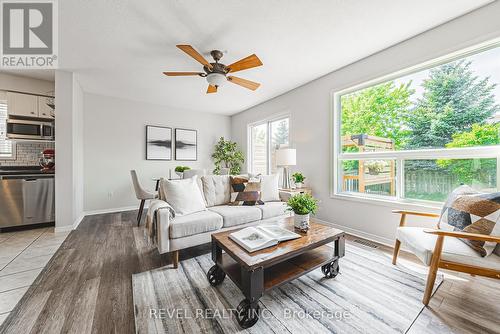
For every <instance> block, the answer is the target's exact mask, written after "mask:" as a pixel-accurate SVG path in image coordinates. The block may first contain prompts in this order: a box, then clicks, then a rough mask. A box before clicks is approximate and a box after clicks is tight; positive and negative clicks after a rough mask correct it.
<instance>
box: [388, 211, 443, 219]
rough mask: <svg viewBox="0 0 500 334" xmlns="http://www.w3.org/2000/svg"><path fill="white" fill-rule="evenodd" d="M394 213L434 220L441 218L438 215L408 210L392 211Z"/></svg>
mask: <svg viewBox="0 0 500 334" xmlns="http://www.w3.org/2000/svg"><path fill="white" fill-rule="evenodd" d="M392 213H399V214H402V215H412V216H421V217H432V218H439V216H440V215H439V214H438V213H430V212H418V211H407V210H392Z"/></svg>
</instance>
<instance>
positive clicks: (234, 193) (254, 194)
mask: <svg viewBox="0 0 500 334" xmlns="http://www.w3.org/2000/svg"><path fill="white" fill-rule="evenodd" d="M260 195H261V193H260V181H258V180H256V179H249V178H247V177H241V176H236V177H233V176H231V203H230V204H231V205H249V206H252V205H256V204H259V205H260V204H264V202H262V201H261V200H260Z"/></svg>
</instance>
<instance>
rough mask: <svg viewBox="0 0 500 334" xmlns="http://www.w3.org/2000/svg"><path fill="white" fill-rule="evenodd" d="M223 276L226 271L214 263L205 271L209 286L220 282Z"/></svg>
mask: <svg viewBox="0 0 500 334" xmlns="http://www.w3.org/2000/svg"><path fill="white" fill-rule="evenodd" d="M225 277H226V273H225V272H224V271H223V270H222V269H221V268H219V266H218V265H214V266H213V267H212V268H210V270H209V271H208V273H207V278H208V282H209V283H210V285H211V286H216V285H219V284H221V283H222V281H223V280H224V278H225Z"/></svg>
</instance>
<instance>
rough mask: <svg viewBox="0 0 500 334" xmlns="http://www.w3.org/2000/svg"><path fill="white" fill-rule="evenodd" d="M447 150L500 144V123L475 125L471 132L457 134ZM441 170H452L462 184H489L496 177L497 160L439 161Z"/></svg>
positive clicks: (447, 145)
mask: <svg viewBox="0 0 500 334" xmlns="http://www.w3.org/2000/svg"><path fill="white" fill-rule="evenodd" d="M452 138H453V140H452V141H451V142H450V143H448V144H446V147H447V148H455V147H469V146H485V145H498V144H500V123H496V124H483V125H481V124H473V125H472V129H471V130H470V131H464V132H459V133H456V134H454V135H453V136H452ZM437 165H438V166H439V167H441V168H446V169H448V170H450V171H451V172H452V173H453V174H455V175H456V176H457V177H458V180H459V181H460V182H461V183H465V184H472V182H473V181H477V182H482V183H485V184H487V183H488V179H489V178H490V177H495V176H496V169H497V161H496V159H454V160H451V159H442V160H438V161H437Z"/></svg>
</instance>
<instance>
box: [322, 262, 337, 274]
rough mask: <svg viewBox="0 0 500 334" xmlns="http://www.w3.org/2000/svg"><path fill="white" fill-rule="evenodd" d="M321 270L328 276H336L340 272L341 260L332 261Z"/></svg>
mask: <svg viewBox="0 0 500 334" xmlns="http://www.w3.org/2000/svg"><path fill="white" fill-rule="evenodd" d="M321 271H322V272H323V274H324V275H325V277H326V278H334V277H335V276H337V275H338V273H339V260H338V259H337V260H335V261H332V262H330V263H327V264H325V265H324V266H321Z"/></svg>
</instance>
